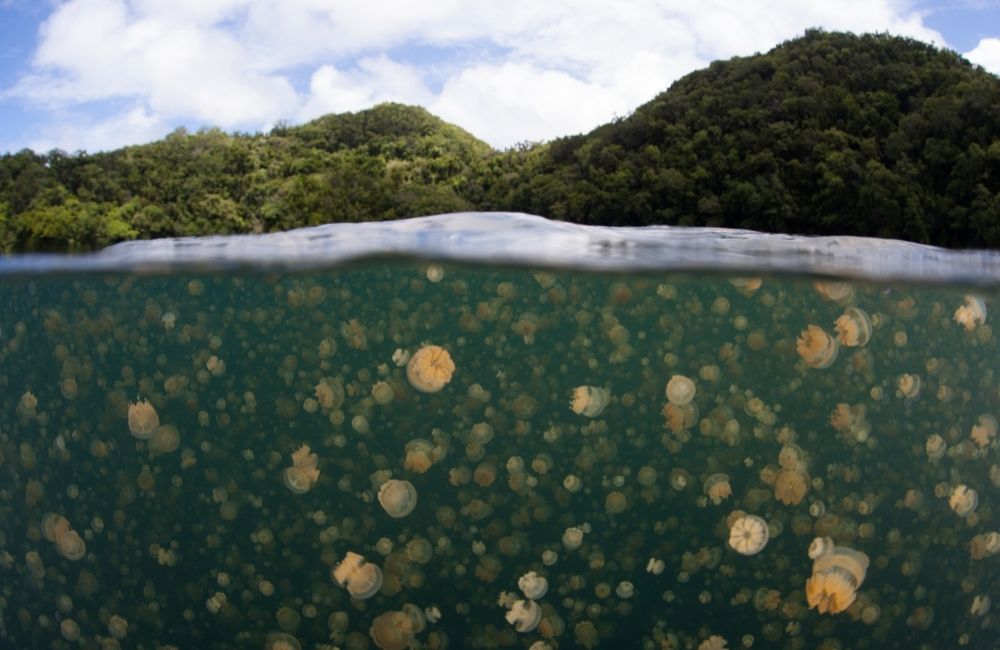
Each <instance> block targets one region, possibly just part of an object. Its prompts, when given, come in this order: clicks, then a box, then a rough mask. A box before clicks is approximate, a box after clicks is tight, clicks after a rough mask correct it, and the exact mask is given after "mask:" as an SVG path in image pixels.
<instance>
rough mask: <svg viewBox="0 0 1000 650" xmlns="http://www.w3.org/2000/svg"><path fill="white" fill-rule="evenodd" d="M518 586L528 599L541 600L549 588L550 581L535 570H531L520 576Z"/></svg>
mask: <svg viewBox="0 0 1000 650" xmlns="http://www.w3.org/2000/svg"><path fill="white" fill-rule="evenodd" d="M517 586H518V588H519V589H520V590H521V593H522V594H524V597H525V598H527V599H528V600H539V599H541V598H542V597H544V596H545V594H546V593H547V592H548V590H549V581H548V580H546V579H545V578H543V577H542V576H540V575H538V574H537V573H535V572H534V571H529V572H527V573H525V574H524V575H523V576H521V577H520V578H518V580H517Z"/></svg>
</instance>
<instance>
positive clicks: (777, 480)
mask: <svg viewBox="0 0 1000 650" xmlns="http://www.w3.org/2000/svg"><path fill="white" fill-rule="evenodd" d="M808 492H809V475H808V474H806V473H805V472H802V471H800V470H797V469H781V470H778V473H777V474H776V475H775V477H774V498H775V499H777V500H778V501H781V502H782V503H784V504H785V505H786V506H794V505H798V504H799V503H801V502H802V499H804V498H805V496H806V494H807V493H808Z"/></svg>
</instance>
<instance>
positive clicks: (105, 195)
mask: <svg viewBox="0 0 1000 650" xmlns="http://www.w3.org/2000/svg"><path fill="white" fill-rule="evenodd" d="M472 209H478V210H521V211H526V212H533V213H536V214H541V215H545V216H549V217H553V218H558V219H565V220H569V221H577V222H582V223H600V224H606V225H626V224H629V225H646V224H681V225H714V226H730V227H741V228H753V229H757V230H764V231H771V232H788V233H803V234H852V235H873V236H881V237H897V238H902V239H908V240H911V241H918V242H926V243H934V244H938V245H944V246H956V247H970V246H978V247H994V248H1000V79H998V78H997V77H995V76H993V75H991V74H989V73H987V72H985V71H983V70H982V69H981V68H978V67H976V66H973V65H971V64H969V63H968V62H967V61H965V60H964V59H963V58H962V57H960V56H959V55H957V54H955V53H953V52H950V51H944V50H938V49H936V48H934V47H932V46H929V45H926V44H923V43H920V42H917V41H914V40H910V39H903V38H897V37H891V36H887V35H865V36H854V35H850V34H840V33H825V32H822V31H818V30H811V31H809V32H807V33H806V34H805V36H803V37H802V38H798V39H795V40H792V41H789V42H786V43H784V44H782V45H780V46H779V47H777V48H775V49H773V50H772V51H770V52H768V53H767V54H763V55H756V56H752V57H745V58H735V59H731V60H729V61H723V62H716V63H713V64H712V65H711V66H709V67H708V68H706V69H704V70H700V71H697V72H694V73H691V74H689V75H687V76H686V77H684V78H683V79H680V80H679V81H677V82H676V83H674V84H673V85H672V86H671V87H670V88H669V89H668V90H667V91H665V92H663V93H661V94H660V95H659V96H657V97H656V98H655V99H653V100H652V101H651V102H649V103H648V104H646V105H644V106H642V107H640V108H639V109H637V110H636V111H635V112H634V114H632V115H631V116H629V117H627V118H625V119H621V120H617V121H615V122H613V123H611V124H606V125H604V126H602V127H599V128H597V129H595V130H594V131H593V132H591V133H589V134H586V135H579V136H574V137H568V138H560V139H558V140H555V141H552V142H549V143H545V144H540V145H535V146H532V147H525V148H521V149H518V150H512V151H506V152H497V151H494V150H492V149H491V148H490V147H489V146H488V145H486V144H485V143H483V142H481V141H479V140H476V139H475V138H474V137H472V136H471V135H469V134H468V133H466V132H465V131H463V130H462V129H460V128H458V127H456V126H453V125H450V124H447V123H446V122H444V121H442V120H440V119H438V118H436V117H434V116H432V115H430V114H429V113H427V112H426V111H425V110H423V109H420V108H415V107H408V106H402V105H398V104H383V105H380V106H376V107H374V108H372V109H370V110H365V111H360V112H358V113H348V114H342V115H329V116H325V117H322V118H320V119H317V120H315V121H313V122H310V123H308V124H305V125H302V126H298V127H287V126H281V127H277V128H275V129H273V130H272V131H271V133H269V134H266V135H245V134H237V135H227V134H224V133H222V132H221V131H218V130H207V131H201V132H198V133H194V134H188V133H186V132H184V131H183V130H178V131H175V132H174V133H172V134H171V135H169V136H167V137H166V138H165V139H164V140H162V141H159V142H154V143H151V144H148V145H142V146H135V147H128V148H125V149H121V150H118V151H114V152H109V153H102V154H92V155H90V154H86V153H78V154H73V155H67V154H65V153H63V152H58V151H53V152H50V153H48V154H35V153H33V152H30V151H22V152H19V153H16V154H10V155H4V156H0V247H2V248H3V249H4V250H8V251H10V250H38V249H54V250H65V249H87V248H93V247H96V246H101V245H105V244H107V243H110V242H113V241H118V240H121V239H128V238H148V237H158V236H166V235H194V234H208V233H230V232H264V231H273V230H282V229H288V228H294V227H299V226H304V225H313V224H318V223H324V222H330V221H362V220H365V221H369V220H379V219H391V218H399V217H407V216H417V215H423V214H432V213H437V212H451V211H457V210H472Z"/></svg>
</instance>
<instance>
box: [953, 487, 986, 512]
mask: <svg viewBox="0 0 1000 650" xmlns="http://www.w3.org/2000/svg"><path fill="white" fill-rule="evenodd" d="M948 505H949V506H951V509H952V510H954V511H955V514H956V515H958V516H959V517H968V516H969V515H971V514H972V513H973V512H975V511H976V506H978V505H979V495H978V494H976V491H975V490H973V489H972V488H970V487H969V486H968V485H956V486H955V488H954V489H953V490H952V491H951V496H950V497H949V498H948Z"/></svg>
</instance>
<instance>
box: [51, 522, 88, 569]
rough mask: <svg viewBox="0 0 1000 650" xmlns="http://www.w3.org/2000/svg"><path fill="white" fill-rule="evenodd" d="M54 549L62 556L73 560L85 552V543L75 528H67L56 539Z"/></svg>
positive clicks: (79, 557)
mask: <svg viewBox="0 0 1000 650" xmlns="http://www.w3.org/2000/svg"><path fill="white" fill-rule="evenodd" d="M56 549H57V550H58V551H59V554H60V555H62V556H63V557H64V558H66V559H67V560H70V561H74V562H75V561H76V560H79V559H81V558H82V557H83V556H84V555H86V554H87V544H86V542H84V541H83V538H82V537H80V534H79V533H77V532H76V531H75V530H69V531H67V532H66V533H65V534H64V535H63V536H61V537H59V538H58V539H56Z"/></svg>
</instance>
